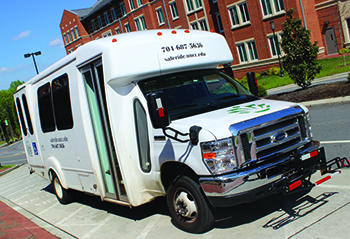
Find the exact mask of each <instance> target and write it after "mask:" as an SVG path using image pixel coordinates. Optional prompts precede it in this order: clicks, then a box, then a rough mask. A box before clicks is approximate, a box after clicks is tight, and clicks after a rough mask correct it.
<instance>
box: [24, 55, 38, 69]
mask: <svg viewBox="0 0 350 239" xmlns="http://www.w3.org/2000/svg"><path fill="white" fill-rule="evenodd" d="M34 55H35V56H40V55H41V51H37V52H34V53H27V54H24V58H28V57H30V56H32V57H33V61H34V66H35V70H36V73H37V74H39V71H38V67H37V65H36V61H35V57H34Z"/></svg>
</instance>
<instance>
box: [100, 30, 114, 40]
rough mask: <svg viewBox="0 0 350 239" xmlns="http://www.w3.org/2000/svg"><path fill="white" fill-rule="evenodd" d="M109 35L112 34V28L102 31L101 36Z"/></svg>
mask: <svg viewBox="0 0 350 239" xmlns="http://www.w3.org/2000/svg"><path fill="white" fill-rule="evenodd" d="M109 36H112V30H108V31H106V32H104V33H102V37H103V38H105V37H109Z"/></svg>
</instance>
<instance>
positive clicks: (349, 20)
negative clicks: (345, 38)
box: [346, 18, 350, 38]
mask: <svg viewBox="0 0 350 239" xmlns="http://www.w3.org/2000/svg"><path fill="white" fill-rule="evenodd" d="M346 25H347V26H348V35H349V38H350V18H347V19H346Z"/></svg>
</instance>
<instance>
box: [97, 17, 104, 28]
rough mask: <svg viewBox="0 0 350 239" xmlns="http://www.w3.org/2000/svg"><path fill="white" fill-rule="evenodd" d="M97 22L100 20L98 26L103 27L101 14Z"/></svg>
mask: <svg viewBox="0 0 350 239" xmlns="http://www.w3.org/2000/svg"><path fill="white" fill-rule="evenodd" d="M97 22H98V26H99V27H100V28H102V27H103V24H102V17H101V16H99V17H98V18H97Z"/></svg>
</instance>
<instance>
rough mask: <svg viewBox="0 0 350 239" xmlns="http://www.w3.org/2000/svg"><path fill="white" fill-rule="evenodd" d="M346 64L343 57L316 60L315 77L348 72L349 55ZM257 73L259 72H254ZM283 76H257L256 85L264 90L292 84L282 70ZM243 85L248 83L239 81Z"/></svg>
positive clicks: (349, 67)
mask: <svg viewBox="0 0 350 239" xmlns="http://www.w3.org/2000/svg"><path fill="white" fill-rule="evenodd" d="M345 59H346V66H344V62H343V57H342V56H340V57H334V58H328V59H321V60H317V61H318V62H319V63H320V64H321V66H322V70H321V72H320V73H319V74H317V75H316V78H321V77H325V76H331V75H335V74H339V73H344V72H349V71H350V55H348V56H346V57H345ZM255 73H259V72H255ZM284 74H285V76H284V77H280V76H278V75H269V76H264V77H259V78H258V85H259V86H263V87H264V88H265V89H266V90H268V89H272V88H276V87H280V86H284V85H289V84H294V82H293V81H292V80H291V79H290V78H289V76H288V73H287V72H286V71H284ZM241 83H242V84H243V85H244V86H246V87H248V83H246V82H241Z"/></svg>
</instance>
